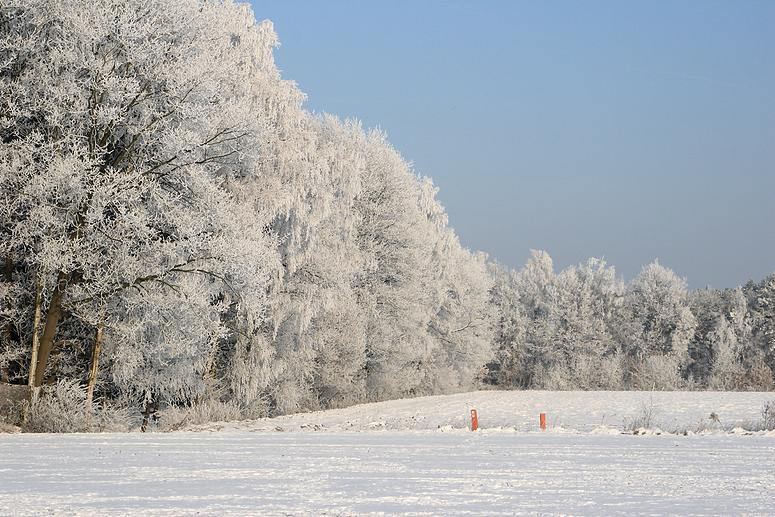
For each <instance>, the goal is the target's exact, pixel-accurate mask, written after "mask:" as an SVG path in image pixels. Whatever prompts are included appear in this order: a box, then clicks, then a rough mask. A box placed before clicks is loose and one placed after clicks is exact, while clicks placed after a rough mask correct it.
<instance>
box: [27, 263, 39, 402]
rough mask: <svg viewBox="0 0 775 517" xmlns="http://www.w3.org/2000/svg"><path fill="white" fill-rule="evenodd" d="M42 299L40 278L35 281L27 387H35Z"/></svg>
mask: <svg viewBox="0 0 775 517" xmlns="http://www.w3.org/2000/svg"><path fill="white" fill-rule="evenodd" d="M42 297H43V283H42V282H41V280H40V276H37V277H36V279H35V316H34V317H33V319H32V356H31V358H30V373H29V376H28V378H27V385H29V386H30V387H31V388H33V387H35V372H36V369H37V367H38V349H39V348H40V317H41V308H40V305H41V303H42Z"/></svg>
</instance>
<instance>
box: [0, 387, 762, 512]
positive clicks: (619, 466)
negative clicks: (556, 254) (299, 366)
mask: <svg viewBox="0 0 775 517" xmlns="http://www.w3.org/2000/svg"><path fill="white" fill-rule="evenodd" d="M774 398H775V394H771V393H770V394H752V393H743V394H732V393H718V394H717V393H655V394H653V395H652V394H643V393H577V392H568V393H545V392H511V393H504V392H479V393H470V394H461V395H453V396H448V397H427V398H421V399H412V400H403V401H394V402H387V403H380V404H369V405H362V406H357V407H353V408H348V409H344V410H337V411H328V412H320V413H309V414H306V415H293V416H289V417H283V418H278V419H272V420H259V421H255V422H245V423H241V424H238V425H237V424H218V425H211V426H207V430H210V431H216V430H217V429H219V428H221V430H220V431H219V432H178V433H166V434H162V433H155V434H139V433H134V434H102V435H20V434H16V435H0V514H2V515H6V514H7V515H41V514H43V515H48V514H57V515H58V514H63V515H74V514H81V515H95V514H96V515H105V514H110V515H140V514H143V515H184V514H185V515H253V514H265V515H304V514H313V515H318V514H325V515H351V514H353V515H363V514H380V513H385V514H397V513H404V514H413V515H513V514H595V515H599V514H605V515H611V514H619V515H632V514H665V513H673V514H706V515H707V514H716V515H730V514H749V515H750V514H753V515H764V514H775V433H772V432H769V433H764V432H761V433H754V434H745V433H742V432H740V431H738V432H736V433H730V432H722V431H721V430H716V431H705V432H703V433H701V434H690V435H688V436H684V435H681V434H679V435H674V434H664V433H663V434H660V435H656V434H655V433H651V434H648V435H645V436H644V435H639V436H634V435H632V434H621V429H622V428H623V427H627V426H628V425H629V424H628V423H627V420H628V419H631V418H637V417H638V416H639V413H640V411H641V407H642V404H644V403H645V404H646V405H647V406H648V407H649V408H651V409H652V412H653V413H654V414H655V415H656V420H657V422H658V424H659V426H660V427H662V428H663V429H666V430H670V429H669V428H670V426H675V427H674V428H675V429H676V430H680V429H685V428H686V427H687V426H690V425H696V424H698V423H700V422H703V420H707V421H709V422H710V419H708V418H707V417H708V415H709V414H710V413H711V412H713V413H716V414H717V415H718V420H719V421H720V422H721V426H722V427H728V428H732V427H733V426H734V425H735V424H736V423H743V422H746V421H749V422H754V421H756V420H757V419H759V418H760V410H761V407H762V405H763V403H764V402H765V401H767V400H772V399H774ZM474 406H475V407H476V408H477V410H478V411H479V413H480V422H481V425H482V427H483V431H481V432H477V433H473V432H470V431H467V430H465V429H463V426H464V425H465V424H466V423H467V422H466V416H467V414H468V410H469V409H470V407H474ZM539 411H544V412H546V413H548V414H549V423H550V425H552V426H553V427H551V428H550V429H549V430H548V431H547V432H540V431H539V430H537V413H538V412H539ZM660 416H661V417H662V420H661V421H660V420H659V417H660ZM601 423H602V424H603V425H605V426H606V427H601ZM711 423H712V422H711ZM705 424H707V422H706V423H705ZM560 425H562V426H564V427H560ZM439 426H440V427H439ZM703 427H707V425H703ZM278 428H279V429H283V430H285V431H294V432H278V431H277V429H278ZM315 429H317V430H315Z"/></svg>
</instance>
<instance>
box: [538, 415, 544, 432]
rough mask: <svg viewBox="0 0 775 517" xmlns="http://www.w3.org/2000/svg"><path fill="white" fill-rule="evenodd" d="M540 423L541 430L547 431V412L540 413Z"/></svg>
mask: <svg viewBox="0 0 775 517" xmlns="http://www.w3.org/2000/svg"><path fill="white" fill-rule="evenodd" d="M538 423H539V425H540V426H541V430H542V431H546V413H541V414H540V415H538Z"/></svg>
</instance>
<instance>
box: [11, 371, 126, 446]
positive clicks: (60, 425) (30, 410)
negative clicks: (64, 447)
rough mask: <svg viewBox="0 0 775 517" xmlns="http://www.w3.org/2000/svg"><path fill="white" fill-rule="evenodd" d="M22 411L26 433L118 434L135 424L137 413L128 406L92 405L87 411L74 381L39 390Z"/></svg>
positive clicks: (61, 382)
mask: <svg viewBox="0 0 775 517" xmlns="http://www.w3.org/2000/svg"><path fill="white" fill-rule="evenodd" d="M22 409H23V412H24V414H25V418H24V422H23V423H22V430H23V431H24V432H26V433H87V432H121V431H128V430H130V429H131V428H132V427H134V426H135V425H136V422H137V411H136V410H134V411H133V410H132V408H131V407H129V406H125V405H119V404H111V405H106V406H100V405H98V404H96V403H92V404H91V406H90V407H87V405H86V388H85V387H83V386H81V385H80V383H79V382H78V381H75V380H62V381H59V382H58V383H56V384H54V385H52V386H46V387H43V388H40V389H39V392H38V394H37V395H34V396H33V397H32V399H31V400H30V401H29V402H27V403H25V404H24V407H23V408H22Z"/></svg>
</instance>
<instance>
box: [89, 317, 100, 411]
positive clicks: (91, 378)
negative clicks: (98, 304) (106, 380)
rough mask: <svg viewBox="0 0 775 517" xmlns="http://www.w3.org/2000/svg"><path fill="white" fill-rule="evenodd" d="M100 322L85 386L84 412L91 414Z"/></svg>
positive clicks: (95, 381)
mask: <svg viewBox="0 0 775 517" xmlns="http://www.w3.org/2000/svg"><path fill="white" fill-rule="evenodd" d="M102 333H103V324H102V322H100V323H99V325H97V332H96V333H95V335H94V349H93V350H92V352H91V365H90V366H89V380H88V381H87V384H86V410H87V411H89V412H91V405H92V400H93V398H94V385H95V384H96V383H97V367H98V366H99V364H100V348H101V347H102Z"/></svg>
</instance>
